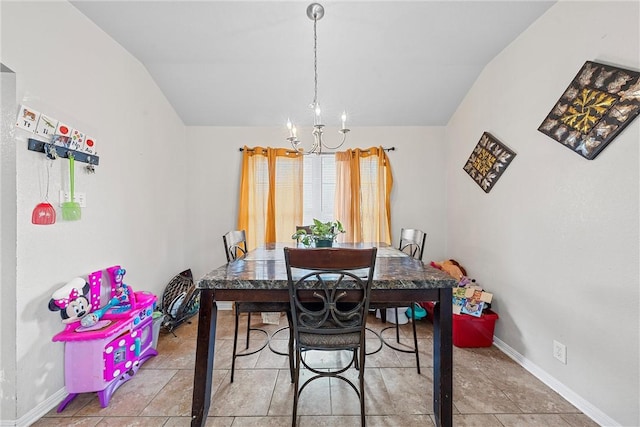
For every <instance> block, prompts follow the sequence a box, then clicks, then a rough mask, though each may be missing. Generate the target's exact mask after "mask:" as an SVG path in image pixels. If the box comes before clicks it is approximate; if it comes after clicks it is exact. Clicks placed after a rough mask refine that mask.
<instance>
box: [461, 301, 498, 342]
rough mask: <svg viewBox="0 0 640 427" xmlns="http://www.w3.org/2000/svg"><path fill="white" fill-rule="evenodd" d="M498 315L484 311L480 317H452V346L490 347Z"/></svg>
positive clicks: (462, 315)
mask: <svg viewBox="0 0 640 427" xmlns="http://www.w3.org/2000/svg"><path fill="white" fill-rule="evenodd" d="M497 319H498V315H497V314H496V313H494V312H493V311H491V310H485V312H484V313H482V316H480V317H474V316H466V315H464V314H454V315H453V345H455V346H456V347H491V344H493V331H494V329H495V326H496V320H497Z"/></svg>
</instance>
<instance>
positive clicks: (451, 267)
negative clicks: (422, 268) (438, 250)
mask: <svg viewBox="0 0 640 427" xmlns="http://www.w3.org/2000/svg"><path fill="white" fill-rule="evenodd" d="M431 266H432V267H435V268H438V269H440V270H442V271H444V272H445V273H447V274H448V275H449V276H451V277H453V278H454V279H456V280H461V279H462V278H463V277H464V276H466V275H467V271H466V270H465V269H464V267H463V266H461V265H460V264H459V263H458V261H456V260H455V259H448V260H446V261H443V262H441V263H436V262H433V261H432V262H431Z"/></svg>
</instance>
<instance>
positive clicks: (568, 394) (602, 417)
mask: <svg viewBox="0 0 640 427" xmlns="http://www.w3.org/2000/svg"><path fill="white" fill-rule="evenodd" d="M493 344H494V345H495V346H496V347H497V348H499V349H500V350H501V351H502V352H503V353H504V354H506V355H507V356H509V357H510V358H511V359H513V360H514V361H515V362H516V363H517V364H518V365H520V366H522V367H523V368H524V369H526V370H527V371H528V372H530V373H531V374H532V375H533V376H535V377H536V378H538V379H539V380H540V381H542V382H543V383H545V384H546V385H547V386H548V387H550V388H551V389H552V390H553V391H555V392H556V393H558V394H559V395H560V396H562V397H563V398H565V399H566V400H567V401H568V402H569V403H571V404H572V405H573V406H575V407H576V408H578V409H579V410H580V411H581V412H582V413H584V414H585V415H586V416H588V417H589V418H591V419H592V420H593V421H595V422H596V423H598V424H599V425H601V426H608V427H618V426H620V424H618V423H617V422H616V421H615V420H613V419H611V417H609V416H608V415H607V414H605V413H604V412H602V411H601V410H600V409H598V408H596V407H595V406H593V405H592V404H591V403H590V402H588V401H587V400H585V399H584V398H582V397H581V396H579V395H578V394H576V393H575V392H574V391H573V390H571V389H569V388H568V387H567V386H565V385H564V384H562V383H561V382H560V381H558V380H557V379H555V378H554V377H552V376H551V375H549V374H548V373H547V372H546V371H544V370H543V369H542V368H540V367H539V366H538V365H536V364H535V363H533V362H531V361H530V360H528V359H527V358H526V357H524V356H523V355H521V354H520V353H518V352H517V351H515V350H514V349H513V348H511V347H510V346H509V345H507V344H506V343H505V342H504V341H502V340H500V339H499V338H496V337H494V338H493Z"/></svg>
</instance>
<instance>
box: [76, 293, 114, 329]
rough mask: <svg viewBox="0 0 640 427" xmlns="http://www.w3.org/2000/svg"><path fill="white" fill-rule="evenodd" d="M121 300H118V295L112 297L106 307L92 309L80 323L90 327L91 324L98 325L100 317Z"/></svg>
mask: <svg viewBox="0 0 640 427" xmlns="http://www.w3.org/2000/svg"><path fill="white" fill-rule="evenodd" d="M119 302H120V300H118V298H116V297H113V298H111V301H109V303H108V304H107V305H105V306H104V307H102V308H100V309H98V310H96V311H92V312H91V313H89V314H87V315H86V316H84V317H83V318H82V319H80V324H81V325H82V326H84V327H85V328H89V327H91V326H95V325H97V324H98V321H99V320H100V318H101V317H102V316H104V313H105V312H106V311H107V310H108V309H110V308H111V307H113V306H114V305H116V304H118V303H119Z"/></svg>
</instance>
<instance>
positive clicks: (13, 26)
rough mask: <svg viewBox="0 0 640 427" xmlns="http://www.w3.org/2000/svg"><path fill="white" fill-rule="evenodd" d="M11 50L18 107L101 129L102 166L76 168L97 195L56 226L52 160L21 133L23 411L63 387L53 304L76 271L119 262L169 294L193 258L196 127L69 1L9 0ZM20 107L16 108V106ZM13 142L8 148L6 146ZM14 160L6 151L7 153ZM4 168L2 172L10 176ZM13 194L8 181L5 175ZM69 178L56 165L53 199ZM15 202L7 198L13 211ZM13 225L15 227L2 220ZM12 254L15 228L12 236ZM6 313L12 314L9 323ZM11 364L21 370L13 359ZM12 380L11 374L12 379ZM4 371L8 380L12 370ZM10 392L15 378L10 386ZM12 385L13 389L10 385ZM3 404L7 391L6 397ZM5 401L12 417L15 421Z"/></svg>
mask: <svg viewBox="0 0 640 427" xmlns="http://www.w3.org/2000/svg"><path fill="white" fill-rule="evenodd" d="M1 17H2V22H1V24H2V25H1V29H2V50H1V53H2V58H1V60H0V62H2V63H3V64H5V65H6V66H8V67H9V68H10V69H12V70H13V71H14V72H15V73H16V82H17V85H16V92H17V99H16V104H20V103H24V104H26V105H28V106H30V107H32V108H34V109H36V110H39V111H41V112H44V113H46V114H48V115H50V116H52V117H55V118H57V119H59V120H63V121H65V122H66V123H67V124H69V125H71V126H76V127H78V128H79V129H81V130H83V131H85V132H87V133H88V134H90V135H92V136H94V137H95V138H96V139H97V140H98V145H97V149H98V152H99V155H100V165H99V166H97V167H96V173H95V174H94V175H89V174H86V173H84V172H83V167H82V166H83V165H82V164H77V165H76V191H81V192H86V194H87V204H88V205H87V207H86V208H83V209H82V219H81V220H80V221H77V222H65V221H63V220H62V218H61V213H60V210H58V221H57V222H56V224H54V225H51V226H36V225H33V224H31V211H32V209H33V208H34V206H35V205H36V204H37V203H39V202H40V201H41V197H42V194H41V185H44V171H45V167H46V161H45V156H44V155H43V154H41V153H35V152H32V151H28V150H27V148H26V147H27V142H26V139H27V137H28V136H29V135H28V134H26V133H25V132H23V131H21V130H16V131H15V136H14V138H13V139H12V140H5V138H3V139H2V144H3V146H4V145H5V144H15V147H16V160H15V171H16V173H15V177H16V184H15V185H14V186H13V191H14V194H16V195H17V197H16V206H15V207H14V208H15V209H16V214H15V215H16V217H15V218H16V219H15V221H14V228H15V230H16V238H15V239H13V245H16V257H15V259H14V260H12V263H11V264H12V265H6V264H5V262H4V260H3V264H2V270H3V279H4V272H5V270H6V269H12V268H13V269H15V271H16V280H15V283H13V282H12V283H4V281H3V283H2V286H3V288H4V287H5V286H14V287H15V289H16V290H17V292H16V293H17V297H15V298H13V299H9V298H7V299H5V298H4V295H5V294H4V293H3V298H2V301H1V302H0V305H1V307H0V308H1V309H2V311H3V312H5V310H7V311H9V310H10V309H11V307H15V310H16V315H15V317H14V319H13V323H14V324H13V325H5V324H4V321H3V330H4V328H5V327H7V328H11V327H13V328H15V331H16V335H17V339H16V340H15V342H5V341H3V342H2V348H3V353H2V356H3V367H4V366H5V361H6V360H5V356H7V355H6V354H5V353H4V351H5V349H7V348H8V349H10V350H9V352H10V355H9V357H10V358H12V359H13V361H14V362H15V365H16V367H17V372H18V373H19V375H18V376H17V380H16V382H17V384H15V391H16V392H15V395H13V394H11V395H9V396H5V397H6V398H13V397H15V401H14V403H13V404H14V405H15V410H11V408H10V407H9V410H7V414H8V417H9V418H14V417H13V416H12V415H13V413H15V417H17V418H18V419H20V418H21V417H23V416H24V415H25V414H26V413H27V412H28V411H30V410H32V409H33V408H35V407H36V406H37V405H38V404H40V403H41V402H43V401H44V400H45V399H47V398H49V397H50V396H52V395H53V394H54V393H56V392H59V391H60V390H62V389H63V386H64V379H63V368H62V367H63V344H62V343H53V342H51V338H52V336H53V335H54V334H56V333H57V332H59V331H61V330H62V326H63V325H62V324H61V322H60V320H61V319H60V316H59V314H58V313H53V312H50V311H49V310H48V309H47V303H48V300H49V298H50V296H51V294H52V293H53V291H54V290H55V289H57V288H58V287H60V286H61V285H63V284H64V283H66V282H67V281H68V280H70V279H71V278H73V277H75V276H82V275H85V276H86V274H88V273H90V272H92V271H94V270H98V269H103V268H106V267H108V266H111V265H114V264H120V265H122V266H123V267H124V268H126V269H127V275H126V276H125V282H126V283H127V284H129V285H131V286H132V287H133V288H134V290H147V291H151V292H154V293H156V294H160V293H161V292H162V290H163V288H164V286H165V285H166V283H167V281H168V280H169V279H170V278H171V277H172V276H173V275H174V274H175V273H177V272H179V271H181V269H182V268H183V267H184V266H185V265H186V262H185V259H186V258H185V250H184V248H185V239H186V238H189V236H185V234H184V231H185V230H184V219H183V214H184V213H185V210H186V209H187V202H186V191H185V185H186V184H187V180H186V178H185V177H186V171H187V165H189V167H191V166H192V163H193V160H192V159H189V158H188V156H187V155H186V154H185V149H186V147H185V127H184V125H183V123H182V122H181V120H180V119H179V118H178V116H177V115H176V113H175V112H174V111H173V109H172V108H171V106H170V105H169V104H168V102H167V100H166V99H165V98H164V96H162V94H161V93H160V91H159V89H158V88H157V86H156V85H155V83H154V82H153V81H152V79H151V78H150V77H149V75H148V73H147V72H146V70H145V69H144V68H143V67H142V66H141V64H140V63H139V62H138V61H137V60H135V59H133V58H132V57H131V56H130V54H129V53H127V52H126V51H125V50H124V49H122V47H121V46H120V45H118V44H117V43H116V42H115V41H113V40H112V39H110V38H109V37H107V36H106V35H105V34H104V33H103V32H102V31H101V30H99V29H97V27H96V26H95V25H94V24H93V23H92V22H90V21H89V20H88V19H87V18H86V17H84V16H83V15H81V14H80V13H79V12H78V11H77V10H76V9H75V8H74V7H73V6H71V4H69V3H67V2H2V15H1ZM17 111H18V107H17V105H15V106H14V113H13V114H17ZM4 148H5V147H3V154H4ZM3 161H4V158H3ZM4 169H5V168H4V165H3V173H4ZM2 184H3V187H2V189H3V199H4V190H5V183H4V180H3V183H2ZM67 185H68V161H67V160H66V159H61V160H56V161H55V163H54V165H53V172H52V174H51V185H50V199H52V200H56V198H57V196H56V195H57V193H58V191H59V190H60V188H61V187H64V188H67ZM11 209H12V207H11V206H5V205H4V204H3V206H2V211H3V220H4V216H5V213H9V212H11ZM3 231H4V228H3ZM2 240H3V241H2V248H3V255H4V249H5V245H11V242H5V235H4V234H3V235H2ZM3 320H4V319H3ZM6 366H11V364H7V365H6ZM7 377H10V376H7ZM3 379H4V377H3ZM2 387H3V390H5V384H3V385H2ZM7 390H9V391H10V389H7ZM3 400H4V399H3ZM4 409H5V406H4V403H3V415H2V416H3V418H4V416H5V415H4V414H5V412H4Z"/></svg>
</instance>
